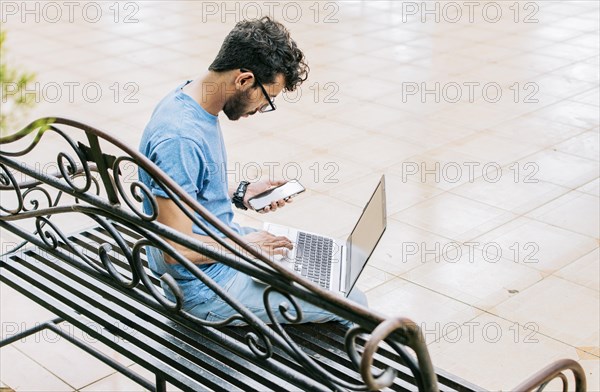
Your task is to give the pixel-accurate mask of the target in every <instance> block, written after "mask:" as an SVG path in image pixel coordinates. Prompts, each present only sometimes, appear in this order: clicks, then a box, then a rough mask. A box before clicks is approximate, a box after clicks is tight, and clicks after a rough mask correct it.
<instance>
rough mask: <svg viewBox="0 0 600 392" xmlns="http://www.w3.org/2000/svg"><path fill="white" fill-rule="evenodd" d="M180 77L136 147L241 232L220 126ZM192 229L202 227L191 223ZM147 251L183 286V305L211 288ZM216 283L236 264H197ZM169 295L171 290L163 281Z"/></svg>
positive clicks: (159, 192)
mask: <svg viewBox="0 0 600 392" xmlns="http://www.w3.org/2000/svg"><path fill="white" fill-rule="evenodd" d="M190 82H191V81H188V82H187V83H184V84H182V85H180V86H178V87H177V88H176V89H175V90H173V91H172V92H171V93H169V94H168V95H167V96H166V97H165V98H163V99H162V101H161V102H160V103H159V104H158V106H157V107H156V108H155V109H154V112H153V113H152V117H151V118H150V122H149V123H148V125H146V128H145V130H144V133H143V135H142V140H141V142H140V152H141V153H142V154H144V155H145V156H146V157H148V158H149V159H150V160H151V161H152V162H154V163H155V164H156V165H157V166H158V167H159V168H160V169H161V170H162V171H163V172H165V174H167V175H168V176H169V177H171V178H172V179H173V180H174V181H175V182H176V183H178V184H179V185H180V186H181V187H182V188H183V189H184V190H185V191H186V192H187V193H188V194H190V195H191V196H192V197H193V198H194V199H196V200H197V201H198V203H199V204H201V205H202V206H204V207H205V208H206V209H208V210H209V211H210V212H211V213H212V214H213V215H215V216H216V217H217V218H218V219H219V220H221V221H222V222H223V223H224V224H226V225H227V226H229V227H230V228H231V229H233V230H234V231H236V232H237V233H239V234H242V235H243V234H244V232H245V230H244V229H243V228H241V227H240V226H239V225H238V224H237V223H234V222H233V210H232V205H231V199H230V197H229V193H228V185H227V166H226V165H227V156H226V153H225V145H224V142H223V136H222V134H221V127H220V126H219V118H218V117H217V116H214V115H212V114H210V113H208V112H207V111H206V110H204V108H202V106H200V105H199V104H198V103H197V102H196V101H195V100H194V99H193V98H192V97H190V96H189V95H187V94H186V93H184V92H183V91H182V90H181V88H182V87H184V86H185V85H187V84H188V83H190ZM139 178H140V181H141V182H142V183H144V184H145V185H146V186H147V187H148V188H149V189H150V190H151V191H152V193H153V194H154V195H156V196H158V197H168V196H167V194H166V193H165V192H164V190H163V189H162V188H160V187H159V186H158V185H157V184H156V183H155V182H154V181H153V180H152V179H151V178H150V176H149V175H148V174H147V173H146V172H145V171H144V170H141V169H140V170H139ZM144 210H145V212H146V213H149V212H150V210H151V206H150V203H149V201H148V200H146V199H145V200H144ZM197 217H198V218H199V219H200V220H201V221H202V222H203V223H205V224H206V225H208V227H209V229H210V230H213V231H214V232H215V233H218V234H219V235H220V236H221V237H223V234H222V233H220V232H218V231H217V230H216V229H215V228H214V227H213V226H212V225H210V224H209V223H208V222H207V221H206V220H204V219H203V218H202V217H200V216H199V215H197ZM193 232H194V233H197V234H200V235H206V233H205V232H204V231H203V230H202V229H201V228H200V227H198V226H197V225H196V224H194V225H193ZM148 250H149V251H148V252H147V254H148V264H149V266H150V269H151V270H152V271H153V272H154V273H155V274H157V275H158V276H160V275H162V274H163V273H165V272H167V273H169V274H171V275H172V276H173V277H174V278H175V279H177V281H178V283H179V286H180V287H181V288H182V290H183V293H184V299H185V306H186V307H187V306H192V305H193V304H197V303H202V302H204V301H206V300H208V299H210V298H212V297H213V296H214V295H215V294H214V292H213V291H212V290H211V289H210V288H208V286H206V285H205V284H204V283H202V282H201V281H200V280H199V279H197V278H196V277H195V276H194V275H193V274H192V273H190V272H189V271H188V270H187V269H186V268H185V267H183V266H182V265H179V264H167V263H165V261H164V259H163V257H162V254H161V253H160V252H156V251H151V250H150V249H148ZM197 267H198V268H200V269H201V270H202V271H203V272H204V273H206V274H207V275H208V276H209V277H210V278H212V279H213V280H214V281H215V282H216V283H218V284H219V285H221V286H222V285H224V284H225V283H227V282H228V281H229V280H230V279H231V278H233V276H234V275H235V273H236V270H235V269H233V268H231V267H228V266H227V265H225V264H223V263H212V264H201V265H198V266H197ZM163 288H164V289H165V293H166V294H167V297H168V298H170V299H171V300H173V299H174V297H173V294H172V293H171V292H170V290H169V289H168V288H167V286H166V285H163Z"/></svg>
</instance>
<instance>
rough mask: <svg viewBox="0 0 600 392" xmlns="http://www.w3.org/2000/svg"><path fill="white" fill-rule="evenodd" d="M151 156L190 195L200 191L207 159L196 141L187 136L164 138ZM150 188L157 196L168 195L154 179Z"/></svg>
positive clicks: (151, 152)
mask: <svg viewBox="0 0 600 392" xmlns="http://www.w3.org/2000/svg"><path fill="white" fill-rule="evenodd" d="M149 158H150V160H152V162H154V163H155V164H156V165H157V166H158V167H159V168H160V169H161V170H162V171H163V172H164V173H165V174H166V175H168V176H169V177H171V178H172V179H173V180H174V181H175V182H176V183H177V184H179V186H181V187H182V188H183V190H184V191H186V192H187V193H189V194H190V195H192V196H194V197H195V196H196V193H198V192H199V191H200V189H199V188H198V186H199V184H202V181H203V179H204V178H205V175H206V160H205V158H204V153H203V152H202V149H201V148H200V145H199V144H198V143H196V142H195V141H193V140H190V139H186V138H172V139H166V140H163V141H162V142H160V143H158V144H157V145H156V146H155V147H154V148H153V149H152V150H151V151H150V155H149ZM150 189H151V191H152V193H153V194H154V195H156V196H159V197H168V195H167V194H166V193H165V191H163V189H162V188H161V187H160V186H159V185H158V184H156V182H155V181H153V180H151V181H150Z"/></svg>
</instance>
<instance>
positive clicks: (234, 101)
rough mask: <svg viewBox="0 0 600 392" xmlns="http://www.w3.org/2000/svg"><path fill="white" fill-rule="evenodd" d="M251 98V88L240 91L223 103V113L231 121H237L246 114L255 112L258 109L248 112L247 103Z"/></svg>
mask: <svg viewBox="0 0 600 392" xmlns="http://www.w3.org/2000/svg"><path fill="white" fill-rule="evenodd" d="M249 98H250V89H248V90H246V91H238V92H237V93H235V94H234V95H232V96H231V98H229V99H228V100H227V102H225V105H223V113H225V115H226V116H227V118H228V119H230V120H231V121H237V120H239V119H240V117H242V116H243V115H245V114H254V113H255V112H256V111H254V112H252V113H250V112H247V111H246V110H247V105H246V102H248V100H249Z"/></svg>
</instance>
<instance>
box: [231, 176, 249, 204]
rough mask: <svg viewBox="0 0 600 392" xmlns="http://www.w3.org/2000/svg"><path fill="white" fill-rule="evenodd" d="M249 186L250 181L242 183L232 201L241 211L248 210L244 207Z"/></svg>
mask: <svg viewBox="0 0 600 392" xmlns="http://www.w3.org/2000/svg"><path fill="white" fill-rule="evenodd" d="M248 185H250V183H249V182H248V181H242V182H240V185H238V187H237V190H236V191H235V192H234V193H233V198H232V199H231V202H232V203H233V205H234V206H236V207H237V208H239V209H240V210H247V209H248V208H247V207H246V206H245V205H244V196H246V189H248Z"/></svg>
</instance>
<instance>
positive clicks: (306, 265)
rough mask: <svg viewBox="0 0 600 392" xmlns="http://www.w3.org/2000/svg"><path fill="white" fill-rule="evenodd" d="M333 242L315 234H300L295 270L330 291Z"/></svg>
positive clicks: (297, 243)
mask: <svg viewBox="0 0 600 392" xmlns="http://www.w3.org/2000/svg"><path fill="white" fill-rule="evenodd" d="M332 249H333V240H331V239H330V238H325V237H321V236H318V235H314V234H307V233H302V232H300V233H298V238H297V242H296V259H295V261H294V269H295V271H296V272H298V273H300V275H302V276H303V277H305V278H307V279H308V280H310V281H312V282H314V283H316V284H318V285H319V286H321V287H323V288H326V289H329V282H330V279H331V262H332V260H331V259H332Z"/></svg>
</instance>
